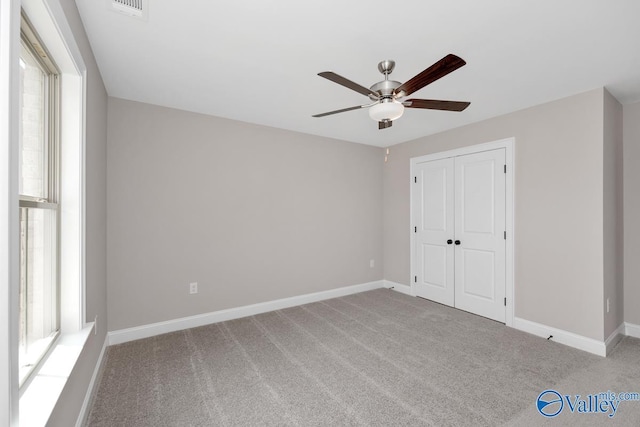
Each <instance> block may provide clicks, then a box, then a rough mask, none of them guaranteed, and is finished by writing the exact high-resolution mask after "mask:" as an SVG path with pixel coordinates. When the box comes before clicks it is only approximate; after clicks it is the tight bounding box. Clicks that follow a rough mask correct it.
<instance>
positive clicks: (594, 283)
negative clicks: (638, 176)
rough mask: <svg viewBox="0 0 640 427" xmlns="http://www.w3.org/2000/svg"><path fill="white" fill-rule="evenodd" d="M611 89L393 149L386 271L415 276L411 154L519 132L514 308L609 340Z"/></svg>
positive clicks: (387, 182)
mask: <svg viewBox="0 0 640 427" xmlns="http://www.w3.org/2000/svg"><path fill="white" fill-rule="evenodd" d="M603 96H604V95H603V90H602V89H598V90H593V91H590V92H587V93H583V94H580V95H576V96H572V97H569V98H565V99H561V100H558V101H554V102H551V103H547V104H544V105H540V106H536V107H532V108H529V109H526V110H522V111H518V112H515V113H511V114H508V115H505V116H500V117H496V118H493V119H489V120H485V121H482V122H479V123H475V124H472V125H468V126H464V127H461V128H457V129H454V130H451V131H447V132H444V133H441V134H437V135H432V136H429V137H425V138H420V139H417V140H415V141H411V142H407V143H403V144H399V145H395V146H393V147H391V149H390V155H389V162H388V163H387V164H386V165H385V166H384V275H385V278H386V279H388V280H392V281H395V282H399V283H403V284H409V283H410V279H409V276H410V259H409V256H410V248H409V230H410V225H409V159H410V158H411V157H416V156H420V155H425V154H430V153H435V152H439V151H445V150H449V149H453V148H458V147H462V146H468V145H473V144H479V143H484V142H489V141H495V140H499V139H503V138H508V137H515V139H516V143H515V168H516V169H515V239H516V240H515V244H516V247H515V289H516V291H515V292H516V293H515V315H516V316H517V317H520V318H523V319H527V320H530V321H533V322H538V323H541V324H544V325H548V326H553V327H557V328H560V329H563V330H566V331H570V332H573V333H576V334H579V335H583V336H586V337H590V338H593V339H597V340H602V339H603V336H604V328H603V325H604V319H603V274H604V273H603V215H604V213H603ZM471 108H473V104H472V105H471Z"/></svg>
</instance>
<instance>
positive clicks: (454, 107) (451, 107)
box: [402, 99, 471, 111]
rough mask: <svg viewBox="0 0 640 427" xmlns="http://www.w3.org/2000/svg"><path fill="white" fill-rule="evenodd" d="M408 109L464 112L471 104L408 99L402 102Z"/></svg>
mask: <svg viewBox="0 0 640 427" xmlns="http://www.w3.org/2000/svg"><path fill="white" fill-rule="evenodd" d="M402 103H403V104H404V106H405V107H407V108H425V109H427V110H446V111H463V110H464V109H465V108H467V107H468V106H469V105H470V104H471V103H470V102H461V101H439V100H437V99H407V100H406V101H404V102H402Z"/></svg>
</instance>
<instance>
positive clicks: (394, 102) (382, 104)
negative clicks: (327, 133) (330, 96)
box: [313, 54, 470, 129]
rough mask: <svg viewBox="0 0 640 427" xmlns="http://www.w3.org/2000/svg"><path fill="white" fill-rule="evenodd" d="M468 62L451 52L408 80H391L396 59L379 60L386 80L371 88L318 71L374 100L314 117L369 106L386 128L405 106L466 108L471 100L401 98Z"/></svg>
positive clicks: (382, 127) (451, 109) (455, 109)
mask: <svg viewBox="0 0 640 427" xmlns="http://www.w3.org/2000/svg"><path fill="white" fill-rule="evenodd" d="M465 64H466V62H465V61H464V60H463V59H462V58H460V57H458V56H456V55H453V54H449V55H447V56H445V57H444V58H442V59H441V60H440V61H438V62H436V63H435V64H433V65H432V66H431V67H429V68H427V69H426V70H424V71H422V72H421V73H419V74H418V75H416V76H414V77H413V78H411V79H410V80H408V81H406V82H405V83H400V82H397V81H394V80H389V74H391V72H392V71H393V69H394V68H395V65H396V63H395V62H394V61H392V60H389V59H388V60H385V61H382V62H380V63H379V64H378V71H380V73H382V74H384V80H382V81H380V82H378V83H376V84H374V85H373V86H371V87H370V88H369V89H367V88H366V87H364V86H361V85H359V84H357V83H355V82H352V81H351V80H349V79H346V78H344V77H342V76H340V75H338V74H336V73H334V72H332V71H324V72H322V73H318V75H319V76H320V77H324V78H325V79H327V80H331V81H332V82H334V83H338V84H339V85H342V86H344V87H346V88H348V89H351V90H354V91H356V92H358V93H360V94H362V95H366V96H368V97H369V98H370V99H371V100H372V101H374V102H373V103H372V104H367V105H358V106H355V107H348V108H342V109H340V110H334V111H329V112H327V113H321V114H315V115H314V116H313V117H325V116H330V115H332V114H337V113H344V112H346V111H352V110H359V109H361V108H369V117H371V119H373V120H375V121H377V122H378V129H387V128H390V127H391V125H392V124H393V121H394V120H396V119H399V118H400V117H401V116H402V113H404V108H405V107H407V108H420V109H427V110H445V111H463V110H464V109H465V108H467V107H468V106H469V104H470V103H469V102H460V101H440V100H435V99H407V100H403V99H402V98H404V97H406V96H408V95H411V94H412V93H413V92H415V91H417V90H420V89H422V88H423V87H425V86H427V85H428V84H431V83H433V82H435V81H436V80H438V79H440V78H441V77H444V76H446V75H447V74H449V73H451V72H453V71H455V70H457V69H458V68H460V67H462V66H463V65H465Z"/></svg>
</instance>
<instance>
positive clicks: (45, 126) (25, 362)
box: [18, 16, 60, 385]
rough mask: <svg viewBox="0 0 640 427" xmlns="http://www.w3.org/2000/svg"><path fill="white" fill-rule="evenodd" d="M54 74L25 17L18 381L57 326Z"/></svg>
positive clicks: (56, 106) (36, 360)
mask: <svg viewBox="0 0 640 427" xmlns="http://www.w3.org/2000/svg"><path fill="white" fill-rule="evenodd" d="M58 82H59V73H58V71H57V68H56V66H55V64H54V63H53V62H52V60H51V59H50V56H49V55H48V53H47V51H46V48H45V47H44V45H43V44H42V42H41V41H40V39H39V38H38V36H37V34H36V33H35V31H34V30H33V29H32V27H31V25H30V24H29V22H28V21H27V19H26V18H25V17H24V16H23V17H22V23H21V47H20V96H19V98H20V107H19V112H20V120H19V121H20V130H19V135H20V138H19V184H18V187H19V204H20V252H19V254H20V255H19V258H20V291H19V298H20V323H19V345H20V347H19V365H20V368H19V374H20V385H22V384H23V383H24V381H25V380H26V379H27V378H28V376H29V374H30V373H31V372H32V371H33V370H34V368H35V367H36V366H37V365H38V363H39V362H40V360H42V358H43V356H44V355H45V354H46V353H47V351H48V349H49V348H50V347H51V345H52V343H53V342H54V341H55V339H56V337H57V336H58V334H59V331H60V267H59V266H60V256H59V254H60V250H59V248H60V238H59V236H60V206H59V203H58V202H59V197H58V196H59V188H60V185H59V184H60V183H59V181H60V180H59V173H58V170H59V168H58V165H59V146H58V141H59V137H58V134H59V125H58V116H59V84H58Z"/></svg>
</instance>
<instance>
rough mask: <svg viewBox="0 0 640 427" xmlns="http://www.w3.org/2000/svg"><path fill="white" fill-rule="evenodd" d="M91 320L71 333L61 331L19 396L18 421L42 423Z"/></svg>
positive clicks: (67, 376)
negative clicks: (54, 344)
mask: <svg viewBox="0 0 640 427" xmlns="http://www.w3.org/2000/svg"><path fill="white" fill-rule="evenodd" d="M93 326H94V324H93V322H91V323H87V325H86V327H85V328H84V329H82V330H80V331H78V332H75V333H73V334H62V335H61V336H60V339H59V340H58V342H57V343H56V346H55V348H54V349H53V350H52V352H51V354H50V355H49V357H48V358H47V360H46V361H45V362H44V364H43V365H42V367H41V368H40V370H39V371H38V372H37V373H36V374H34V375H35V376H34V378H33V380H32V381H31V383H30V384H28V385H27V386H26V387H27V389H26V390H25V391H24V393H23V394H22V397H20V425H21V426H29V427H35V426H44V425H45V424H46V423H47V421H48V420H49V417H50V416H51V413H52V412H53V408H54V407H55V406H56V403H57V402H58V398H59V397H60V394H61V393H62V389H63V388H64V386H65V384H66V383H67V380H68V379H69V376H70V375H71V372H72V371H73V367H74V366H75V365H76V362H77V361H78V358H79V357H80V353H81V352H82V349H84V346H85V344H86V342H87V340H88V338H89V334H90V333H91V331H92V330H93Z"/></svg>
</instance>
